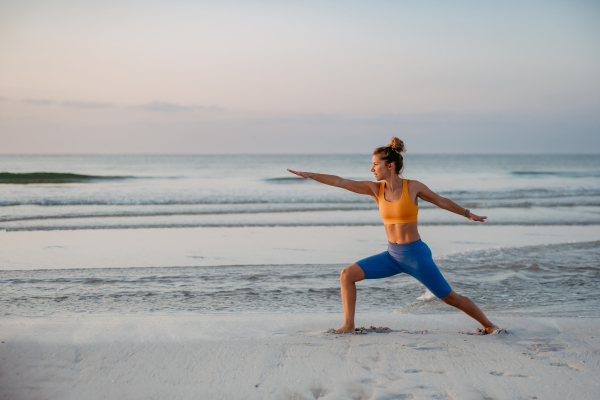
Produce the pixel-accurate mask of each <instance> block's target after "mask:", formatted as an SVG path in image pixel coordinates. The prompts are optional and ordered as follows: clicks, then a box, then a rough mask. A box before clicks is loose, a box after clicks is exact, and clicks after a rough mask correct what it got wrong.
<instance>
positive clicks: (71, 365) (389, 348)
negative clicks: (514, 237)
mask: <svg viewBox="0 0 600 400" xmlns="http://www.w3.org/2000/svg"><path fill="white" fill-rule="evenodd" d="M492 317H493V316H492ZM492 319H493V321H494V322H496V323H497V324H499V325H501V326H502V327H505V328H507V329H508V331H509V332H510V333H509V334H504V335H485V336H483V335H478V334H473V333H476V328H477V325H476V323H475V322H474V321H472V320H470V319H469V318H468V317H466V316H464V315H461V314H454V313H449V314H445V315H399V314H358V315H357V324H358V325H364V326H369V325H374V326H386V327H390V328H391V329H392V330H394V332H389V333H367V334H362V335H335V334H331V333H329V334H328V333H325V331H326V330H327V329H329V328H333V327H337V325H340V323H341V320H342V315H341V314H237V315H233V314H221V315H170V316H118V317H116V316H115V317H83V318H20V317H5V318H2V319H0V337H1V341H2V343H1V344H0V357H1V359H2V363H1V364H0V398H2V399H59V398H60V399H84V398H85V399H106V398H112V399H116V398H121V399H125V398H126V399H180V398H181V399H189V398H202V399H316V398H319V399H379V400H383V399H386V400H391V399H413V398H414V399H421V398H437V399H443V398H449V399H536V398H537V399H567V398H569V399H571V398H576V399H594V398H598V397H597V396H598V393H600V380H599V379H598V376H600V329H599V328H600V319H597V318H526V319H525V318H516V317H496V318H492ZM459 332H463V333H459ZM467 333H470V334H467Z"/></svg>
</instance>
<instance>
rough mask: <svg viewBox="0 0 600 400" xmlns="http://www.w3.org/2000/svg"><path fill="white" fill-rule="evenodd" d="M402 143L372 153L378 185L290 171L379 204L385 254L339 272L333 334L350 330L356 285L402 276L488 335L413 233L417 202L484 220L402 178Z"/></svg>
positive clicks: (488, 326) (479, 314)
mask: <svg viewBox="0 0 600 400" xmlns="http://www.w3.org/2000/svg"><path fill="white" fill-rule="evenodd" d="M404 152H405V149H404V143H403V142H402V140H400V139H398V138H396V137H394V138H392V140H391V142H390V144H388V145H387V146H383V147H379V148H377V149H375V151H374V152H373V167H372V168H371V172H373V173H374V174H375V179H376V180H378V181H381V182H379V183H378V182H370V181H360V182H359V181H353V180H350V179H343V178H340V177H339V176H335V175H324V174H315V173H312V172H299V171H292V170H290V169H288V171H289V172H291V173H292V174H296V175H298V176H301V177H302V178H305V179H306V178H310V179H313V180H315V181H317V182H321V183H324V184H326V185H331V186H336V187H340V188H343V189H346V190H349V191H351V192H354V193H359V194H366V195H369V196H371V197H373V199H374V200H375V202H377V204H378V205H379V213H380V214H381V217H382V219H383V224H384V225H385V231H386V233H387V238H388V250H387V251H384V252H383V253H381V254H377V255H374V256H371V257H368V258H365V259H363V260H360V261H358V262H356V263H354V264H352V265H350V266H348V267H346V268H344V269H343V270H342V273H341V275H340V282H341V286H342V303H343V306H344V325H342V327H341V328H339V329H338V330H336V333H349V332H354V329H355V328H354V310H355V308H356V282H358V281H362V280H363V279H379V278H386V277H388V276H392V275H396V274H399V273H401V272H405V273H407V274H409V275H411V276H413V277H414V278H416V279H417V280H418V281H419V282H421V283H422V284H423V285H425V286H426V287H427V289H429V290H430V291H431V292H432V293H433V294H434V295H436V296H437V297H438V298H439V299H441V300H442V301H443V302H444V303H446V304H449V305H451V306H453V307H456V308H458V309H459V310H461V311H463V312H465V313H466V314H467V315H469V316H470V317H472V318H474V319H476V320H477V321H478V322H479V323H480V324H481V325H483V328H484V329H485V331H486V332H487V333H493V332H495V331H496V330H498V327H497V326H496V325H494V324H493V323H491V322H490V320H489V319H487V317H486V316H485V314H484V313H483V311H481V310H480V309H479V307H477V306H476V305H475V303H473V301H471V299H469V298H468V297H465V296H461V295H460V294H457V293H456V292H454V291H453V290H452V289H451V288H450V285H448V282H446V279H444V277H443V276H442V274H441V272H440V270H439V269H438V267H437V266H436V265H435V263H434V262H433V258H432V255H431V250H429V247H428V246H427V245H426V244H425V243H424V242H423V241H422V240H421V237H420V236H419V232H418V230H417V214H418V212H419V207H418V206H417V205H418V199H419V198H420V199H422V200H425V201H427V202H430V203H432V204H435V205H436V206H438V207H440V208H443V209H444V210H448V211H450V212H453V213H456V214H459V215H462V216H465V217H466V218H468V219H470V220H472V221H478V222H484V221H485V219H486V218H487V217H480V216H478V215H475V214H473V213H471V212H470V211H469V210H468V209H464V208H462V207H461V206H459V205H458V204H456V203H454V202H453V201H451V200H448V199H446V198H444V197H441V196H439V195H437V194H435V193H434V192H432V191H431V190H430V189H429V188H428V187H427V186H425V185H424V184H422V183H421V182H418V181H413V180H411V181H409V180H406V179H402V178H401V177H400V174H401V173H402V170H403V169H404V164H403V158H402V153H404Z"/></svg>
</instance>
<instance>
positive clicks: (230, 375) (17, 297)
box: [0, 156, 600, 400]
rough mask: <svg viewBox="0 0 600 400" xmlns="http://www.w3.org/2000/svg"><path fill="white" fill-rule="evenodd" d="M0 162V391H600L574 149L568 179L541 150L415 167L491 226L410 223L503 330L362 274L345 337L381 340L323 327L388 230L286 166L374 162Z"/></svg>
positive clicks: (356, 202) (369, 213) (595, 224)
mask: <svg viewBox="0 0 600 400" xmlns="http://www.w3.org/2000/svg"><path fill="white" fill-rule="evenodd" d="M2 157H4V158H3V162H4V163H5V165H8V166H10V168H8V167H7V169H8V170H10V171H15V173H12V172H10V173H4V174H3V175H1V176H0V177H1V178H2V179H3V181H2V184H0V254H2V258H1V259H0V310H1V313H0V339H1V342H2V343H0V357H1V359H2V363H1V364H0V398H2V399H21V398H36V399H56V398H60V399H63V398H66V399H69V398H73V399H76V398H77V399H79V398H90V399H96V398H97V399H100V398H128V399H129V398H131V399H147V398H156V399H164V398H167V399H178V398H181V399H184V398H206V399H248V398H250V399H252V398H255V399H263V398H268V399H316V398H319V399H320V398H323V399H332V400H333V399H373V400H392V399H413V398H414V399H421V398H423V399H425V398H427V399H429V398H437V399H443V398H449V399H450V398H455V399H536V398H537V399H565V398H581V399H588V398H590V399H591V398H595V397H596V394H597V392H598V389H599V388H598V384H597V379H596V376H597V375H598V373H599V372H600V371H599V370H600V347H599V346H600V335H598V336H596V333H597V332H598V329H599V328H600V314H599V313H598V305H599V304H600V290H598V289H599V288H600V264H599V260H600V219H599V218H600V217H599V215H600V214H599V213H598V207H600V203H598V198H599V197H598V196H599V195H600V189H599V186H598V176H597V170H598V169H597V168H596V166H597V163H598V162H599V160H600V159H598V158H597V157H591V156H588V157H587V158H586V157H566V158H564V159H563V160H562V162H563V167H564V170H563V171H555V169H556V168H555V160H554V158H553V157H533V158H529V157H526V156H494V157H492V158H484V157H479V156H439V157H438V156H422V157H414V158H413V159H412V161H413V162H414V163H413V164H409V165H411V166H412V165H416V166H420V167H421V169H419V168H414V169H412V170H408V171H407V174H409V173H411V171H414V175H410V176H411V177H415V178H419V179H422V180H423V181H425V182H428V183H429V182H430V185H431V187H432V188H435V189H436V190H437V191H438V192H439V193H440V194H442V195H444V196H447V197H448V198H451V199H453V200H456V201H457V202H458V203H460V204H461V205H464V206H468V207H471V209H472V210H473V212H475V213H479V214H483V215H487V216H488V220H487V221H486V222H484V223H475V222H472V221H468V220H466V219H464V218H462V217H461V216H458V215H455V214H451V213H447V212H444V211H442V210H436V209H434V208H432V206H431V205H428V204H427V203H425V202H421V203H420V204H419V208H420V210H419V221H420V226H419V233H420V235H421V238H422V240H423V241H424V242H425V243H427V245H428V246H429V248H430V249H431V251H432V254H433V259H434V261H435V263H436V264H437V265H438V267H439V268H440V271H441V272H442V273H443V275H444V277H445V278H446V279H447V281H448V282H449V283H450V285H451V287H452V288H453V290H455V291H456V292H457V293H460V294H462V295H465V296H468V297H470V298H471V299H472V300H473V301H475V303H476V304H478V306H479V307H480V308H481V309H482V310H483V311H484V312H485V313H486V315H487V316H488V317H489V318H490V320H491V321H493V322H494V323H496V324H497V325H499V326H500V327H501V328H504V329H506V331H507V333H502V334H497V335H482V334H480V332H477V328H480V327H479V326H478V324H477V323H476V322H475V321H474V320H472V319H471V318H469V317H468V316H466V315H464V314H462V313H461V312H459V311H457V310H456V309H454V308H452V307H450V306H448V305H446V304H444V303H443V302H441V301H439V300H438V299H437V298H436V297H435V296H434V295H433V294H432V293H430V292H429V291H428V290H427V289H426V288H424V287H423V286H422V285H421V284H420V283H419V282H418V281H416V280H415V279H413V278H411V277H410V276H407V275H405V274H399V275H396V276H393V277H390V278H387V279H377V280H365V281H361V282H358V283H357V288H358V300H357V307H356V310H357V316H356V326H357V327H365V328H369V327H371V326H374V327H382V328H389V329H383V330H380V332H382V333H377V332H373V331H368V332H367V333H365V334H347V335H337V334H334V333H331V332H332V329H336V328H338V327H340V326H341V325H342V322H343V314H342V304H341V298H340V286H339V274H340V271H341V270H342V269H343V268H344V267H346V266H348V265H350V264H352V263H354V262H356V261H358V260H360V259H363V258H365V257H369V256H371V255H374V254H378V253H381V252H383V251H385V250H386V248H387V238H386V235H385V230H384V229H383V226H382V225H381V220H380V216H379V213H378V212H377V208H376V206H375V204H374V203H373V202H372V200H371V199H370V198H367V197H366V196H358V195H356V194H352V193H349V192H344V191H341V190H339V189H335V188H328V187H325V186H323V185H317V184H315V183H314V182H312V183H311V182H310V181H304V180H300V179H297V178H294V177H292V178H290V177H287V176H285V175H283V172H282V171H285V169H284V167H287V166H293V165H292V164H302V163H305V164H307V165H312V166H313V167H314V168H315V169H316V170H321V171H332V172H334V173H335V172H337V173H340V174H341V173H343V172H346V173H347V175H346V176H349V177H355V178H356V179H369V176H368V175H366V174H365V169H364V168H363V167H364V164H365V163H367V164H368V161H369V160H368V157H362V156H360V157H359V156H348V157H346V156H344V157H341V156H334V157H330V156H294V157H287V158H282V157H276V156H273V157H258V156H256V157H255V156H240V157H239V158H238V159H237V161H236V162H238V163H239V165H236V164H235V163H234V164H232V165H229V166H228V167H227V168H229V170H227V171H225V178H222V177H220V176H215V171H214V170H213V169H212V164H211V163H212V162H213V161H214V157H211V156H144V157H137V156H131V157H122V156H94V157H83V156H53V157H51V156H2ZM474 165H475V166H477V168H473V166H474ZM507 166H510V167H507ZM67 168H68V169H67ZM32 171H67V172H68V171H72V172H76V173H77V174H72V173H52V174H51V175H39V174H36V173H33V172H32ZM366 171H367V172H368V170H366ZM16 172H18V173H20V174H21V175H19V174H16ZM30 172H31V173H30ZM418 174H420V175H418ZM40 176H41V177H42V178H43V179H42V178H40ZM48 179H50V181H48Z"/></svg>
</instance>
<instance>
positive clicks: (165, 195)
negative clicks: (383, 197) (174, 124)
mask: <svg viewBox="0 0 600 400" xmlns="http://www.w3.org/2000/svg"><path fill="white" fill-rule="evenodd" d="M405 165H406V166H405V170H404V173H403V176H404V177H405V178H408V179H417V180H419V181H421V182H423V183H425V184H426V185H427V186H428V187H429V188H430V189H432V190H433V191H434V192H436V193H438V194H440V195H442V196H445V197H448V198H450V199H452V200H453V201H455V202H456V203H458V204H460V205H461V206H463V207H467V208H470V209H471V210H472V211H473V212H474V213H476V214H478V215H486V216H487V217H488V220H487V221H486V222H485V225H486V226H494V225H503V226H513V225H514V226H535V227H540V226H547V227H548V229H553V230H554V231H556V230H557V229H558V231H560V227H561V226H567V225H571V226H572V225H581V226H583V225H592V226H595V225H598V226H599V228H598V229H599V230H600V156H597V155H411V154H408V155H406V157H405ZM370 167H371V156H370V155H369V154H366V155H278V156H277V155H0V230H5V231H6V232H18V231H56V230H61V231H63V230H71V231H72V230H81V231H82V232H83V231H88V230H98V229H111V230H125V229H149V228H152V229H161V228H162V229H165V228H169V229H177V228H192V227H205V228H207V227H269V228H270V229H273V230H277V229H279V228H281V227H294V226H315V227H323V229H326V228H327V227H332V226H381V225H382V223H381V219H380V216H379V213H378V210H377V206H376V204H375V203H374V201H373V200H372V199H371V198H370V197H368V196H361V195H358V194H354V193H350V192H347V191H345V190H343V189H339V188H333V187H328V186H325V185H322V184H318V183H316V182H314V181H311V180H304V179H301V178H299V177H296V176H294V175H292V174H290V173H288V172H287V171H286V168H291V169H295V170H300V171H311V172H319V173H329V174H335V175H339V176H342V177H345V178H349V179H357V180H373V175H372V174H371V172H370ZM419 208H420V211H419V223H420V224H421V225H426V226H437V225H445V226H452V225H457V226H458V225H466V224H472V222H471V221H468V220H467V219H465V218H462V217H460V216H457V215H455V214H451V213H449V212H446V211H443V210H440V209H437V208H436V207H435V206H432V205H431V204H428V203H426V202H424V201H422V200H421V201H420V202H419ZM381 229H383V226H381ZM51 234H52V232H48V235H51ZM423 240H424V241H425V242H427V238H426V237H424V238H423ZM432 250H433V252H434V254H436V252H435V249H432ZM233 251H235V250H233ZM115 257H119V255H118V254H116V255H115ZM435 260H436V263H437V264H438V266H439V267H440V270H441V271H442V273H443V274H444V276H445V277H446V279H447V280H448V281H449V282H450V283H451V285H452V287H453V288H454V289H455V291H457V292H459V293H462V294H465V295H467V296H470V297H473V299H474V300H476V302H477V304H479V305H480V306H481V307H482V309H484V310H485V311H489V312H493V313H495V314H511V315H513V314H517V315H548V316H574V315H577V316H582V317H597V316H600V312H599V311H598V309H599V308H598V306H599V305H600V301H599V300H600V290H599V289H600V242H598V241H594V240H590V241H582V242H577V243H570V242H569V241H565V242H564V243H554V244H552V245H548V244H545V243H540V244H538V245H534V246H522V247H509V248H493V249H481V250H477V249H476V250H472V251H467V252H456V253H452V254H444V255H436V256H435ZM1 262H2V261H1V260H0V263H1ZM344 266H345V265H343V264H335V263H333V264H332V263H327V264H285V265H281V264H276V265H274V264H269V263H267V262H265V263H264V264H248V265H227V266H223V265H214V266H210V265H208V266H207V265H198V266H185V267H182V266H178V265H172V266H170V267H151V266H148V267H136V268H113V266H111V265H110V264H107V265H106V266H105V267H103V268H94V269H90V268H86V266H85V265H80V266H78V267H77V268H71V269H43V270H42V269H40V270H35V269H34V270H20V269H19V268H18V267H14V266H11V267H7V266H3V267H4V268H3V269H2V270H0V305H1V306H0V315H12V316H15V315H16V316H40V315H55V316H71V315H88V314H94V315H98V314H100V315H111V314H152V313H160V314H170V313H223V312H227V313H245V312H261V313H268V312H304V313H311V312H341V299H340V294H339V280H338V276H339V271H340V269H341V268H343V267H344ZM482 288H485V290H482ZM358 311H360V312H369V311H378V312H381V311H389V312H396V313H413V314H415V313H416V314H422V313H439V312H447V311H448V307H447V306H445V305H444V304H443V303H441V302H439V301H437V300H436V299H435V298H434V297H433V296H432V295H431V294H430V293H428V292H427V291H426V290H425V289H424V288H423V287H422V286H421V285H420V284H419V283H418V282H417V281H415V280H414V279H412V278H411V279H407V277H406V276H402V275H399V276H396V277H392V278H388V279H382V280H373V281H365V282H361V283H360V284H359V307H358Z"/></svg>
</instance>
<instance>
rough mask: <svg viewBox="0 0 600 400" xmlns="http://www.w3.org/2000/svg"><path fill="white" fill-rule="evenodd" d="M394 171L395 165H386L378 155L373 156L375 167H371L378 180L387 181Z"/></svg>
mask: <svg viewBox="0 0 600 400" xmlns="http://www.w3.org/2000/svg"><path fill="white" fill-rule="evenodd" d="M393 169H394V163H390V164H386V163H385V161H383V160H382V159H381V158H379V156H378V155H377V154H373V166H372V167H371V172H372V173H373V174H375V179H376V180H378V181H384V180H386V179H387V178H389V177H390V175H391V174H392V170H393Z"/></svg>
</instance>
